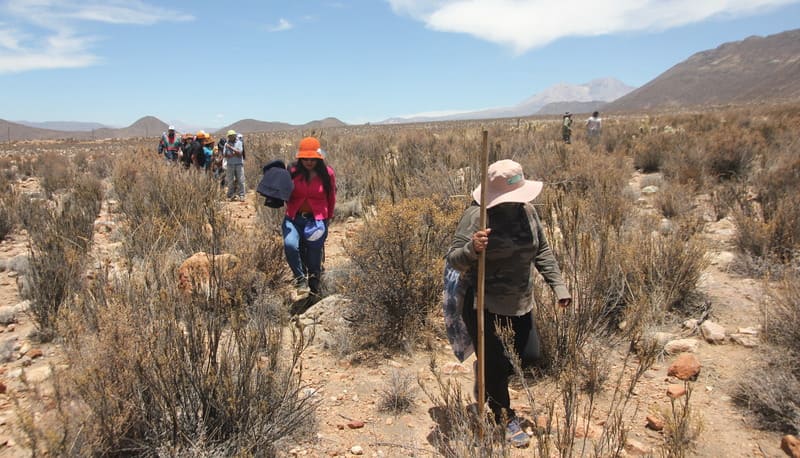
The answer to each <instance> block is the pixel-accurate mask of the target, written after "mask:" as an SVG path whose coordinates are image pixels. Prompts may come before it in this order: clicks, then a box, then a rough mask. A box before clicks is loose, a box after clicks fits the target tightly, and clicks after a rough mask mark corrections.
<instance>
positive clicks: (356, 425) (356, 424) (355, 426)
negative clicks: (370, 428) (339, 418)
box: [347, 420, 364, 429]
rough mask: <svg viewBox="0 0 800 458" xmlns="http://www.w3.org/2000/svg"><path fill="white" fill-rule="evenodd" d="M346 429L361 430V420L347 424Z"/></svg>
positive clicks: (362, 425)
mask: <svg viewBox="0 0 800 458" xmlns="http://www.w3.org/2000/svg"><path fill="white" fill-rule="evenodd" d="M347 427H348V428H350V429H361V428H363V427H364V422H363V421H361V420H353V421H351V422H349V423H347Z"/></svg>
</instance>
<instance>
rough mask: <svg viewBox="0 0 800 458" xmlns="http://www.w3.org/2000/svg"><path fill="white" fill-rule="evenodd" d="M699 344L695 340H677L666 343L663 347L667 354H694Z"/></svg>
mask: <svg viewBox="0 0 800 458" xmlns="http://www.w3.org/2000/svg"><path fill="white" fill-rule="evenodd" d="M698 346H699V343H698V342H697V339H677V340H673V341H670V342H667V344H666V345H664V351H665V352H667V354H670V355H675V354H678V353H694V352H696V351H697V347H698Z"/></svg>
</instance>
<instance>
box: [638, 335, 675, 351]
mask: <svg viewBox="0 0 800 458" xmlns="http://www.w3.org/2000/svg"><path fill="white" fill-rule="evenodd" d="M644 339H645V341H646V342H648V343H650V342H652V343H654V344H655V345H656V346H657V347H658V348H664V346H665V345H667V343H669V342H670V341H672V340H675V335H674V334H670V333H668V332H652V333H649V334H647V335H645V337H644Z"/></svg>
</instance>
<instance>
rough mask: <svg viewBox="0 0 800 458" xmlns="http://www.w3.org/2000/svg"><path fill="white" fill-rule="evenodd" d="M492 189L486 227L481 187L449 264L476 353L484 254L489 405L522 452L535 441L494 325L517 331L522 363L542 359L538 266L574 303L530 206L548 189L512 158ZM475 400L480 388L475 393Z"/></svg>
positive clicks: (492, 173)
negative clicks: (460, 279)
mask: <svg viewBox="0 0 800 458" xmlns="http://www.w3.org/2000/svg"><path fill="white" fill-rule="evenodd" d="M487 178H488V179H487V185H486V208H487V211H486V214H487V228H486V229H485V230H481V228H480V201H481V191H482V189H481V186H478V187H477V188H476V189H475V190H474V191H473V193H472V197H473V199H474V201H473V203H472V205H470V206H469V207H468V208H467V209H466V210H465V211H464V214H463V216H462V217H461V221H460V222H459V223H458V227H457V229H456V233H455V235H454V237H453V240H452V243H451V244H450V248H449V250H448V252H447V256H446V261H447V263H448V264H449V265H450V266H452V268H454V269H456V270H458V271H460V272H461V275H463V276H466V278H467V280H468V283H467V284H468V285H469V286H468V288H467V292H466V294H465V297H464V302H463V309H462V318H463V321H464V324H465V327H466V329H467V331H468V333H469V335H470V338H471V340H472V344H473V346H474V347H475V348H477V339H478V336H477V315H476V310H475V292H476V290H477V286H476V285H477V281H478V279H477V264H478V254H479V253H481V252H485V253H486V254H485V258H486V261H485V262H486V265H485V282H484V292H485V293H484V307H485V311H484V323H486V324H485V328H484V329H485V330H486V334H485V341H484V346H485V347H484V351H485V355H484V360H485V364H486V371H485V374H486V378H485V391H486V393H485V394H486V399H487V400H488V404H489V407H490V408H491V410H492V412H493V413H494V416H495V419H496V420H497V421H498V422H499V421H501V420H503V421H505V424H506V437H507V439H508V440H509V441H510V442H511V443H512V444H513V445H517V446H524V445H527V444H528V442H529V440H530V438H529V437H528V435H527V434H526V433H525V432H524V431H523V430H522V429H521V428H520V422H519V420H518V419H517V417H516V414H515V412H514V411H513V410H512V409H511V401H510V398H509V394H508V379H509V377H510V376H511V375H512V374H513V368H512V365H511V362H510V361H509V359H508V357H507V356H506V354H505V351H504V348H503V344H502V340H501V338H500V337H499V336H498V335H497V332H496V326H498V325H499V326H501V327H505V328H511V329H513V331H514V350H515V351H516V353H517V355H519V356H521V357H522V358H523V360H526V359H527V360H531V359H536V358H537V357H538V335H537V333H536V332H535V330H536V328H535V321H534V317H533V315H532V310H533V300H534V299H533V285H534V281H533V278H532V275H533V269H532V267H533V268H535V269H536V270H537V271H538V272H539V273H540V274H541V275H542V276H543V277H544V280H545V282H546V283H547V284H548V285H549V286H550V288H551V289H552V290H553V293H554V295H555V297H556V298H557V300H558V302H559V304H560V305H561V306H568V305H569V304H570V303H571V302H572V298H571V296H570V293H569V291H568V290H567V287H566V285H565V283H564V280H563V279H562V278H561V270H560V269H559V266H558V263H557V262H556V259H555V257H554V256H553V252H552V251H551V250H550V245H549V244H548V242H547V238H546V237H545V233H544V230H543V228H542V223H541V222H540V220H539V216H538V215H537V214H536V210H535V209H534V207H533V205H532V204H531V203H530V202H531V201H532V200H534V199H535V198H536V197H537V196H538V195H539V193H541V191H542V187H543V183H542V182H541V181H534V180H526V179H525V175H524V174H523V171H522V166H521V165H520V164H518V163H516V162H514V161H512V160H508V159H505V160H501V161H497V162H495V163H493V164H492V165H490V166H489V169H488V177H487ZM475 391H476V393H475V395H476V398H478V396H477V394H478V393H477V387H476V390H475Z"/></svg>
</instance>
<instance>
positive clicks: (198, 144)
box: [184, 130, 208, 169]
mask: <svg viewBox="0 0 800 458" xmlns="http://www.w3.org/2000/svg"><path fill="white" fill-rule="evenodd" d="M207 138H208V134H207V133H206V132H205V131H203V130H201V131H198V132H197V135H195V136H194V140H193V141H192V144H191V145H189V151H187V153H188V154H187V155H185V156H184V160H185V165H186V168H189V167H191V166H192V165H194V166H195V167H196V168H199V169H202V168H203V165H204V164H205V157H206V156H205V152H204V151H203V146H205V142H206V139H207ZM187 156H188V160H186V159H187Z"/></svg>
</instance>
